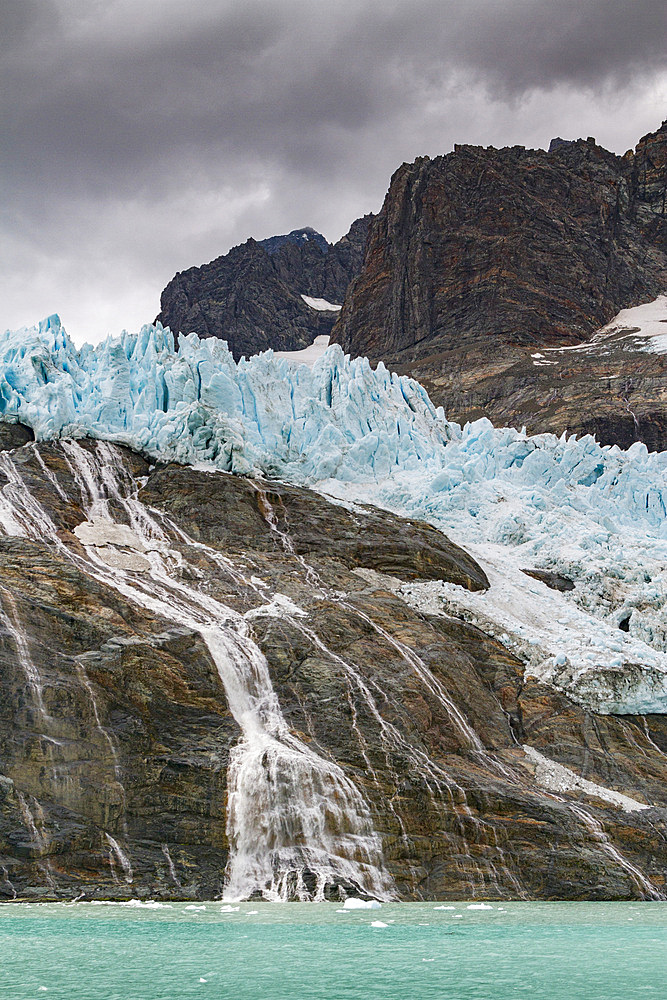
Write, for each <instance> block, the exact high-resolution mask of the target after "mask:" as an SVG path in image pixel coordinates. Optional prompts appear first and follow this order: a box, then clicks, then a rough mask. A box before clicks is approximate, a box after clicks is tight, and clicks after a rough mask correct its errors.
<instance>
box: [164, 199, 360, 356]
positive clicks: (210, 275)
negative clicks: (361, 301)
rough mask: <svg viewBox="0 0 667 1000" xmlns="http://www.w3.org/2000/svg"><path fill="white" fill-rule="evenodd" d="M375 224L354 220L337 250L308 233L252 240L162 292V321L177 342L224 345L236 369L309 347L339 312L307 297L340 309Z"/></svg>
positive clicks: (180, 277)
mask: <svg viewBox="0 0 667 1000" xmlns="http://www.w3.org/2000/svg"><path fill="white" fill-rule="evenodd" d="M371 218H372V216H370V215H367V216H364V217H363V218H361V219H357V220H356V222H354V223H353V224H352V226H351V228H350V231H349V232H348V233H347V234H346V235H345V236H343V237H342V238H341V239H340V240H339V241H338V242H337V243H335V244H328V243H327V242H326V240H325V239H324V237H323V236H321V235H320V234H319V233H316V232H315V231H314V230H311V229H308V228H306V229H304V230H295V231H294V232H293V233H290V234H288V235H287V236H281V237H271V238H270V239H268V240H261V241H259V242H258V241H256V240H253V239H249V240H247V242H246V243H244V244H243V245H241V246H238V247H233V248H232V249H231V250H230V251H229V253H228V254H225V255H223V256H221V257H217V258H216V259H215V260H213V261H211V262H210V263H209V264H203V265H202V266H201V267H191V268H189V269H188V270H187V271H181V272H179V274H177V275H176V276H175V277H174V278H172V280H171V281H170V282H169V284H168V285H167V287H166V288H165V289H164V291H163V292H162V296H161V300H160V313H159V315H158V317H157V319H158V320H159V321H160V322H161V323H162V324H163V325H164V326H169V327H170V328H171V329H172V331H173V332H174V333H175V334H178V333H183V334H188V333H191V332H193V331H194V332H195V333H198V334H199V335H200V336H201V337H219V338H220V339H221V340H226V341H227V343H228V346H229V349H230V351H231V352H232V354H233V355H234V358H235V359H236V360H237V361H238V359H239V358H240V357H241V356H242V355H245V356H246V357H250V356H251V355H253V354H258V353H259V352H260V351H265V350H267V349H268V348H269V347H271V348H273V349H274V350H276V351H295V350H301V349H302V348H304V347H308V345H309V344H312V342H313V340H314V339H315V337H318V336H323V335H328V334H329V333H330V332H331V328H332V326H333V324H334V322H335V319H336V316H337V312H336V311H335V310H321V309H316V308H313V307H312V306H311V305H309V304H308V303H306V302H304V300H303V298H302V295H307V296H310V297H312V298H316V299H324V300H325V301H326V302H329V303H331V304H333V305H338V306H340V305H341V304H342V302H343V299H344V297H345V293H346V291H347V286H348V285H349V283H350V280H351V279H352V278H353V277H354V276H355V275H356V274H357V273H358V272H359V270H360V268H361V264H362V261H363V254H364V248H365V245H366V238H367V234H368V227H369V224H370V221H371Z"/></svg>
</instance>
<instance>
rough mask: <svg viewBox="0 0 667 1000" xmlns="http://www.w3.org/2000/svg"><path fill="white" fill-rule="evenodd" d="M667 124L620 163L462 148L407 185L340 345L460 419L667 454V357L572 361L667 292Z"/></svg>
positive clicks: (599, 153)
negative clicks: (554, 359)
mask: <svg viewBox="0 0 667 1000" xmlns="http://www.w3.org/2000/svg"><path fill="white" fill-rule="evenodd" d="M666 151H667V122H666V123H663V125H662V127H661V128H660V129H658V130H657V131H656V132H655V133H651V134H649V135H647V136H644V137H643V138H642V140H641V141H640V142H639V144H638V146H637V149H636V150H635V151H634V152H632V151H630V152H628V153H627V154H626V155H625V156H623V157H619V156H615V155H614V154H612V153H609V152H608V151H607V150H605V149H603V148H602V147H600V146H599V145H598V144H597V143H596V142H595V140H594V139H590V138H589V139H587V140H581V139H580V140H577V141H576V142H564V141H560V142H558V143H555V144H554V146H553V148H552V149H551V150H550V151H549V152H544V151H542V150H527V149H524V148H523V147H511V148H505V149H493V148H489V149H483V148H481V147H474V146H456V147H455V149H454V152H452V153H450V154H448V155H447V156H440V157H436V158H435V159H433V160H430V159H429V158H428V157H422V158H419V159H417V160H416V161H415V162H414V163H412V164H403V166H402V167H400V168H399V170H398V171H397V172H396V173H395V174H394V176H393V178H392V181H391V185H390V188H389V191H388V194H387V197H386V199H385V202H384V205H383V208H382V211H381V212H380V213H379V215H378V216H377V217H376V219H375V221H374V223H373V225H372V227H371V232H370V235H369V243H368V248H367V253H366V258H365V263H364V267H363V270H362V271H361V273H360V274H359V276H358V277H357V278H356V279H355V281H354V282H353V283H352V285H351V287H350V289H349V291H348V295H347V298H346V301H345V303H344V306H343V309H342V311H341V314H340V317H339V319H338V321H337V323H336V326H335V328H334V331H333V335H332V339H333V340H334V342H338V343H340V344H341V345H342V347H343V349H344V350H345V351H346V352H349V353H351V354H352V355H355V356H356V355H367V356H368V357H369V358H370V359H371V361H372V362H373V363H377V362H378V361H380V360H382V361H384V362H385V364H387V365H388V366H389V367H390V368H392V369H393V370H396V371H399V372H401V373H409V374H411V375H412V376H413V377H415V378H417V379H418V380H419V381H421V382H422V384H424V385H425V387H426V388H427V389H428V392H429V394H430V396H431V398H432V399H433V400H434V402H436V403H438V404H442V405H443V406H444V407H445V409H446V411H447V414H448V416H449V417H450V419H454V420H459V421H465V420H470V419H476V418H477V417H480V416H487V417H489V418H490V419H491V420H493V421H494V423H496V424H498V425H506V424H509V425H513V426H519V427H520V426H521V425H524V424H525V425H527V427H528V430H529V432H539V431H544V430H549V431H554V432H556V433H561V432H562V431H563V430H566V429H567V430H568V431H570V432H577V433H587V432H594V433H596V434H597V436H598V439H599V440H601V441H602V443H618V444H620V445H622V446H627V445H628V444H630V443H632V442H633V441H635V440H642V441H645V442H646V443H647V444H648V445H649V447H651V448H658V449H663V448H665V447H667V437H666V434H665V430H666V427H665V417H664V403H665V396H666V387H667V386H666V383H665V366H664V361H663V359H662V357H660V356H657V355H653V356H650V355H647V354H646V353H644V352H642V351H636V350H633V349H632V345H631V344H628V343H627V342H626V343H625V344H624V345H622V348H621V349H619V350H616V351H612V352H610V351H605V352H604V355H603V356H602V357H597V356H595V355H594V354H591V353H590V352H588V353H584V354H581V353H579V354H577V353H573V354H571V355H569V356H568V357H567V359H565V358H562V359H561V360H562V361H563V362H564V361H565V360H566V362H567V363H566V364H561V367H560V369H559V371H558V373H557V376H558V377H557V378H553V377H552V376H553V372H548V371H546V370H545V367H543V366H536V365H535V364H534V363H533V360H534V359H533V358H532V357H531V355H533V354H535V352H540V351H543V350H544V349H551V348H558V347H561V348H562V347H568V346H571V345H575V344H577V343H581V342H584V343H585V342H587V341H588V340H589V339H590V337H591V335H592V334H593V333H594V332H595V331H596V330H598V329H600V328H601V327H603V326H604V325H605V324H606V323H608V322H609V320H611V319H612V317H613V316H614V315H615V314H616V313H618V312H619V310H621V309H625V308H628V307H630V306H635V305H638V304H640V303H642V302H645V301H648V300H651V299H654V298H656V296H658V295H659V294H661V293H662V292H664V291H665V289H666V288H667V236H666V229H665V226H666V224H667V223H666V222H665V218H666V217H665V190H666V187H667V173H666V167H665V161H666V156H667V152H666Z"/></svg>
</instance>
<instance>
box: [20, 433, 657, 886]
mask: <svg viewBox="0 0 667 1000" xmlns="http://www.w3.org/2000/svg"><path fill="white" fill-rule="evenodd" d="M12 434H13V436H14V440H13V441H12V440H11V437H12ZM26 437H29V434H27V433H26V432H25V431H23V430H21V428H15V430H14V431H13V432H11V433H9V432H8V433H7V434H6V435H5V440H4V444H5V446H6V447H7V446H9V445H11V444H12V443H13V444H15V445H17V447H14V448H12V449H11V450H9V451H4V452H3V453H2V455H1V456H0V458H1V462H0V469H1V471H2V478H3V482H4V485H3V488H2V504H3V509H2V513H3V523H4V524H5V525H7V523H8V518H9V517H10V516H11V517H12V518H14V521H15V525H16V526H17V527H16V528H15V529H14V532H13V533H10V534H7V533H5V535H4V537H3V538H2V539H1V540H0V580H1V587H0V604H1V606H2V611H1V614H0V663H1V673H0V677H1V681H0V683H1V686H2V699H1V701H0V705H1V706H2V707H1V708H0V754H1V760H2V776H1V777H0V893H2V894H3V895H4V896H5V898H14V897H16V898H24V899H25V898H32V899H34V898H40V899H44V898H47V899H48V898H72V897H76V896H80V895H81V894H82V893H83V894H85V897H86V898H89V899H90V898H116V899H123V898H129V897H133V898H136V897H139V898H147V897H151V898H153V897H162V898H165V897H167V898H179V899H190V898H192V899H195V898H211V897H213V896H216V895H219V894H220V893H221V892H223V891H226V892H227V895H228V897H230V898H231V897H233V896H235V895H245V896H252V895H253V894H260V893H261V894H263V895H265V896H267V897H269V898H279V897H281V896H282V897H285V898H287V897H301V898H309V897H311V896H313V895H317V894H320V895H324V896H326V897H329V898H336V897H338V896H339V895H341V894H342V895H345V893H350V892H352V893H355V894H358V893H359V892H361V893H362V894H368V895H375V896H380V897H383V896H384V897H387V896H393V895H398V896H399V897H400V898H403V899H422V898H425V899H433V898H438V899H462V898H464V899H465V898H477V899H480V898H494V899H505V898H519V899H521V898H524V899H536V898H537V899H550V898H560V899H581V898H587V899H618V898H620V899H639V898H659V897H660V895H661V894H662V893H664V892H665V873H666V872H667V851H666V849H665V844H666V843H667V836H666V835H667V809H665V800H664V778H665V752H667V727H666V725H665V721H664V716H650V715H649V716H642V717H637V716H626V717H624V718H615V717H613V716H600V715H595V714H592V713H590V712H588V711H586V710H585V709H583V708H581V707H579V706H578V705H577V704H575V703H574V702H572V701H570V700H569V699H568V698H567V697H565V696H564V695H563V694H560V693H558V692H557V691H556V690H555V689H554V688H553V687H551V686H549V685H547V684H544V683H542V682H540V681H538V680H537V679H536V678H534V677H526V676H525V675H524V670H523V667H522V664H521V662H520V661H519V660H518V659H517V658H516V657H514V656H512V655H511V654H509V653H508V652H507V650H506V649H505V648H503V646H502V645H501V644H500V643H499V642H498V641H497V640H494V639H492V638H491V637H490V636H489V635H487V634H484V632H482V631H481V630H480V629H479V628H476V627H474V626H472V625H469V624H467V623H466V622H465V621H463V620H460V619H456V618H453V617H451V616H449V615H447V614H442V613H440V614H426V613H419V612H418V611H416V610H415V609H414V608H413V607H411V606H410V604H409V603H406V601H405V599H403V598H402V597H401V596H400V592H398V591H397V587H400V586H401V582H402V581H408V582H412V583H415V582H424V581H432V580H444V581H451V582H452V583H453V584H456V585H458V586H460V587H462V588H464V589H471V591H473V592H474V591H480V589H481V590H482V591H483V590H484V589H485V588H486V587H487V586H488V580H487V578H486V575H485V573H484V571H483V570H482V568H481V567H480V566H479V565H478V564H476V562H475V560H473V559H471V558H470V557H469V556H468V555H466V554H465V553H464V552H463V551H462V550H461V549H459V548H458V547H457V546H456V545H453V544H452V543H451V542H449V541H448V539H447V538H446V537H445V536H444V535H442V534H441V533H440V532H437V531H436V530H434V529H432V528H429V527H428V526H427V525H424V524H418V523H415V522H411V521H406V520H401V519H399V518H396V517H395V516H393V515H391V514H388V513H385V512H380V511H377V510H373V509H371V508H366V509H363V510H362V509H358V510H355V512H354V513H351V512H349V511H347V510H345V509H344V508H343V507H341V506H340V505H333V504H332V503H330V502H328V501H327V500H326V499H324V498H323V497H321V496H319V495H317V494H315V493H313V492H312V491H310V490H306V489H299V488H294V487H290V486H286V485H284V484H278V483H271V482H267V481H259V480H252V479H248V478H239V477H236V476H232V475H229V474H222V473H215V474H212V473H207V472H202V471H195V470H193V469H191V468H186V467H182V466H176V465H164V464H158V465H155V464H153V463H151V462H149V461H147V460H146V458H145V457H143V456H141V455H139V454H137V453H133V452H130V451H127V450H124V449H121V448H116V447H113V446H109V445H106V444H104V443H94V442H86V441H82V442H78V443H77V442H75V441H71V440H63V441H61V442H56V443H53V444H38V445H35V444H34V443H29V442H28V443H25V444H22V442H23V441H24V440H25V438H26ZM19 529H20V532H19Z"/></svg>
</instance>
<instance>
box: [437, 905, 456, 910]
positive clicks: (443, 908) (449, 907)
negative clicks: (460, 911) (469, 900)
mask: <svg viewBox="0 0 667 1000" xmlns="http://www.w3.org/2000/svg"><path fill="white" fill-rule="evenodd" d="M433 909H434V910H455V909H456V907H455V906H434V907H433Z"/></svg>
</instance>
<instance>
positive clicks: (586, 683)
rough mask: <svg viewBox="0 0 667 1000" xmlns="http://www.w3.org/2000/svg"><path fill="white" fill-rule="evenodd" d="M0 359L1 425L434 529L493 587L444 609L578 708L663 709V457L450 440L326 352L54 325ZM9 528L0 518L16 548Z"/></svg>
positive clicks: (458, 430)
mask: <svg viewBox="0 0 667 1000" xmlns="http://www.w3.org/2000/svg"><path fill="white" fill-rule="evenodd" d="M0 358H1V359H2V366H1V369H0V375H1V377H0V411H2V412H1V415H2V417H3V419H5V420H10V421H14V420H20V421H21V422H23V423H25V424H28V425H29V426H31V427H32V428H33V429H34V431H35V434H36V436H37V438H38V439H50V438H56V437H59V436H60V437H62V436H68V435H69V436H73V437H80V436H85V435H89V436H92V437H99V438H102V439H106V440H113V441H116V442H118V443H123V444H127V445H128V446H130V447H133V448H137V449H143V450H145V451H147V452H148V453H150V454H151V455H154V456H155V457H156V458H161V459H173V460H176V461H180V462H186V463H191V464H197V463H203V464H204V467H206V468H208V469H216V468H217V469H223V470H226V471H233V472H240V473H244V474H248V473H252V474H253V475H265V476H277V477H279V478H282V479H285V480H287V481H289V482H292V483H296V484H299V485H310V486H315V487H317V488H318V489H320V490H322V491H325V492H327V493H328V494H329V495H331V496H334V497H337V498H338V499H339V501H341V502H343V503H350V504H354V503H359V502H367V503H373V504H376V505H378V506H381V507H385V508H386V509H388V510H393V511H395V512H397V513H399V514H402V515H407V516H410V517H418V518H421V519H423V520H426V521H429V522H430V523H431V524H434V525H435V526H436V527H439V528H441V529H442V530H444V531H445V532H446V533H447V534H448V535H449V536H450V537H452V538H453V539H454V540H455V541H458V542H459V543H460V544H462V545H463V546H464V547H466V548H467V549H469V550H470V551H471V552H472V553H473V554H474V555H475V557H476V558H477V559H478V560H479V562H480V563H481V564H482V565H483V566H484V568H485V569H487V571H488V575H489V577H490V578H491V581H492V586H491V589H490V590H489V592H488V593H487V594H483V595H475V596H474V601H475V602H476V604H475V607H472V606H471V598H470V596H469V595H468V592H467V591H466V592H464V591H463V590H462V588H459V590H455V589H451V591H450V592H449V593H448V594H447V595H446V597H447V606H448V607H449V608H450V610H451V609H452V608H453V609H457V608H458V609H460V611H461V613H462V614H464V615H465V616H468V617H471V616H474V618H475V620H478V621H479V622H488V623H489V629H490V630H491V631H492V632H493V634H494V635H497V637H498V638H499V639H500V640H501V641H503V642H505V641H507V642H508V644H509V648H511V649H513V650H514V651H515V652H517V653H518V654H519V655H520V656H522V657H523V658H524V659H525V662H526V663H527V665H528V666H529V668H530V670H531V671H532V672H533V673H535V674H536V676H538V677H539V678H540V679H542V680H545V681H548V682H550V683H554V684H556V685H557V686H560V687H561V688H562V689H563V690H566V691H567V692H568V693H569V694H570V695H571V696H572V697H574V698H576V699H578V700H579V701H581V703H582V704H585V705H586V706H588V707H591V708H594V709H595V710H597V711H602V712H621V713H622V712H642V711H644V712H649V711H650V712H656V711H665V710H666V709H667V656H666V653H665V651H666V650H667V610H666V608H667V568H666V567H667V522H666V517H665V511H666V509H667V455H665V454H664V453H663V454H649V453H648V452H647V450H646V448H645V446H644V445H641V444H635V445H633V446H632V447H631V448H630V449H628V450H627V451H622V450H620V449H619V448H616V447H604V448H603V447H600V446H599V445H598V444H597V443H596V442H595V441H594V440H593V438H591V437H584V438H582V439H580V440H576V439H575V438H573V437H571V438H566V437H561V438H557V437H555V436H554V435H550V434H543V435H538V436H535V437H530V436H527V435H526V434H523V433H521V432H519V431H516V430H513V429H508V428H494V427H493V426H492V425H491V424H490V423H489V422H488V421H487V420H479V421H476V422H474V423H472V424H468V425H466V426H465V427H459V426H458V425H457V424H454V423H451V422H448V421H447V420H446V418H445V415H444V413H443V411H442V410H440V409H435V408H434V407H433V406H432V404H431V403H430V401H429V399H428V396H427V394H426V392H425V391H424V389H423V388H422V387H421V386H419V385H418V384H417V383H416V382H414V381H413V380H411V379H408V378H399V377H398V376H396V375H392V374H390V373H388V372H387V371H386V369H385V368H384V367H383V366H382V365H379V366H378V368H377V369H376V370H375V371H373V370H372V369H371V368H370V366H369V364H368V362H367V361H366V360H364V359H354V360H350V359H349V358H346V357H344V355H343V353H342V351H341V350H340V348H339V347H337V346H333V347H330V348H329V349H328V350H327V351H326V352H325V353H324V354H323V356H322V357H321V358H319V360H317V361H316V362H315V364H314V365H313V367H312V370H309V369H308V368H307V367H305V366H303V365H301V366H294V365H291V364H290V363H289V362H288V361H286V360H285V359H278V358H276V357H275V356H274V355H273V353H272V352H270V351H269V352H266V353H265V354H262V355H259V356H258V357H255V358H251V359H249V360H247V361H246V360H242V361H240V362H239V363H238V364H235V363H234V360H233V358H232V357H231V355H230V354H229V352H228V351H227V350H226V345H224V344H223V343H222V342H220V341H218V340H215V339H208V340H199V338H197V337H196V336H195V335H194V334H191V335H190V336H188V337H184V338H181V340H180V342H179V346H178V349H177V350H175V349H174V343H173V338H172V336H171V334H170V333H169V331H168V330H163V329H162V328H161V327H160V326H157V327H149V326H147V327H144V328H143V329H142V331H141V332H140V333H139V334H138V335H128V334H123V335H122V336H121V337H119V338H116V339H109V340H108V341H106V342H105V343H104V344H102V345H98V346H97V347H94V348H93V347H90V346H84V347H83V348H81V349H80V350H77V349H76V348H74V346H73V345H72V344H71V342H70V341H69V339H68V338H67V336H66V334H65V332H64V330H63V329H62V327H61V326H60V323H59V321H58V320H57V318H55V317H51V318H50V319H49V320H47V321H45V322H44V323H42V324H40V327H39V328H34V329H31V330H26V329H24V330H21V331H17V332H14V333H11V332H8V333H6V334H5V335H4V337H3V338H0ZM11 516H12V515H11V512H8V511H4V512H3V510H0V520H1V519H2V518H5V520H7V519H9V520H8V521H7V528H8V530H10V531H11V530H12V524H11V523H10V522H11ZM3 523H4V521H3ZM121 561H122V560H121ZM121 568H122V567H121ZM523 568H541V569H546V570H555V571H557V572H560V573H562V574H564V575H566V576H567V577H569V578H570V579H571V580H573V582H574V583H575V589H574V590H573V591H572V592H571V593H570V594H561V593H554V592H551V593H548V592H547V588H546V587H544V585H538V586H534V585H533V582H532V581H529V578H527V577H526V576H525V575H524V574H523V573H522V572H521V571H522V569H523ZM510 592H511V593H512V594H513V595H514V596H515V599H513V600H512V602H511V607H510V606H509V605H508V600H507V594H508V593H510ZM621 621H627V624H628V631H627V632H622V631H620V630H619V628H618V625H619V623H620V622H621ZM547 625H548V627H547ZM503 637H506V638H503ZM563 657H565V660H564V662H562V658H563Z"/></svg>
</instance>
